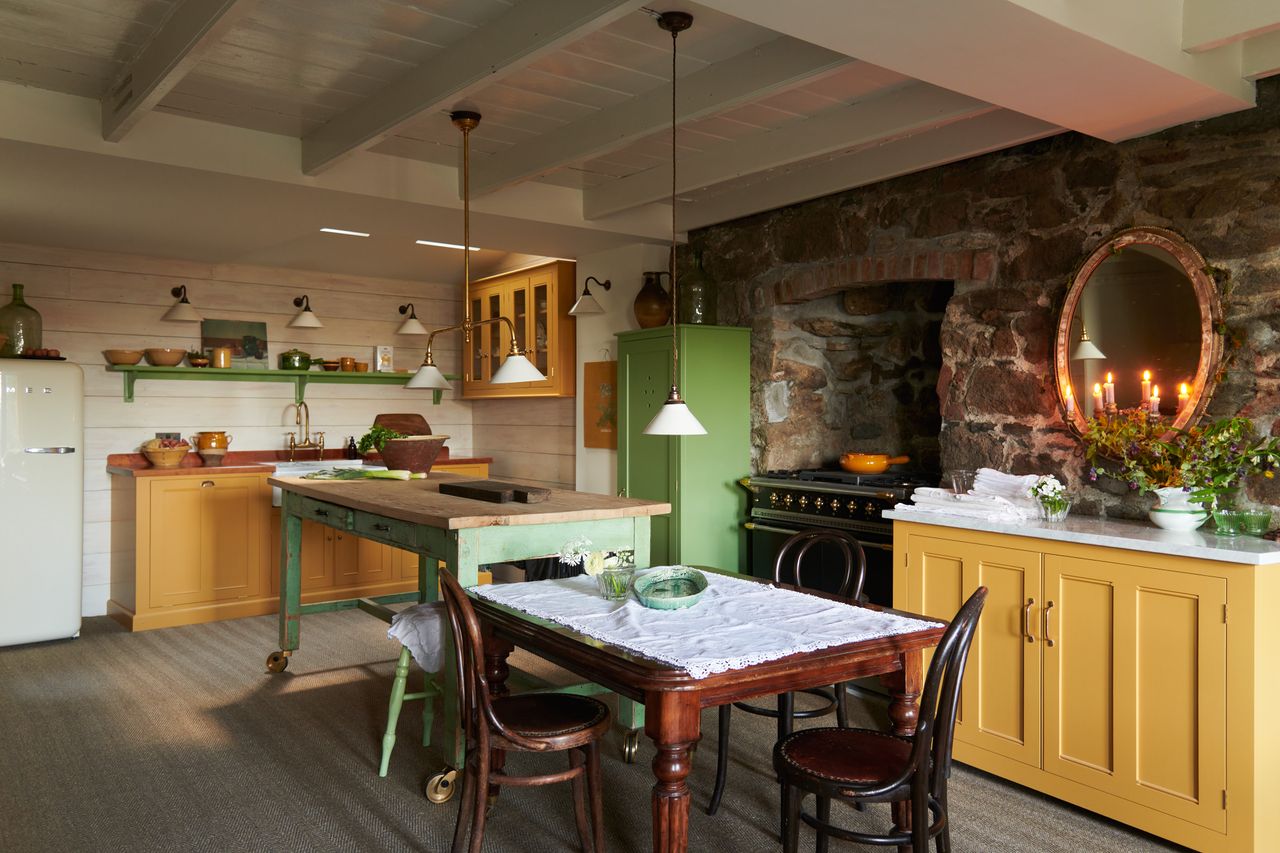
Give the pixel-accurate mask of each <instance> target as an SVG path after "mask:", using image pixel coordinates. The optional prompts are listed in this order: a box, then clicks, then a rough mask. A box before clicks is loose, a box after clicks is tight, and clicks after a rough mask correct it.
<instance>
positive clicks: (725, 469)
mask: <svg viewBox="0 0 1280 853" xmlns="http://www.w3.org/2000/svg"><path fill="white" fill-rule="evenodd" d="M676 334H677V335H678V340H679V346H680V392H681V395H682V396H683V397H684V400H685V402H686V403H687V404H688V405H689V410H690V411H692V412H693V414H694V415H695V416H696V417H697V418H698V420H699V421H701V422H702V425H703V426H704V427H706V429H707V434H706V435H690V436H665V435H645V434H644V428H645V427H646V426H647V425H648V423H649V421H650V420H651V419H652V418H653V416H654V414H655V413H656V412H657V411H658V407H659V406H661V405H662V404H663V402H664V401H665V400H666V399H667V393H668V391H669V390H670V388H671V327H670V326H663V327H660V328H657V329H642V330H640V331H638V332H622V333H620V334H619V335H618V488H619V489H620V490H621V493H622V494H624V495H626V496H628V497H632V498H645V499H648V500H657V501H667V502H669V503H670V504H671V514H670V515H669V516H654V517H653V519H652V528H651V534H650V536H651V538H650V553H651V556H652V560H651V562H652V564H653V565H664V564H674V563H685V564H694V565H705V566H713V567H715V568H719V569H727V570H731V571H740V572H746V573H748V574H749V573H750V567H749V566H748V565H747V564H746V540H745V535H744V531H743V529H742V524H743V522H744V521H745V519H746V499H745V492H744V491H743V489H742V487H741V486H740V485H739V484H738V481H739V480H740V479H741V478H742V477H745V476H747V475H748V474H749V473H750V471H751V386H750V378H751V377H750V372H751V330H750V329H746V328H742V327H738V326H706V325H681V326H680V327H679V328H678V329H677V332H676Z"/></svg>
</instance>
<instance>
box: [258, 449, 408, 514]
mask: <svg viewBox="0 0 1280 853" xmlns="http://www.w3.org/2000/svg"><path fill="white" fill-rule="evenodd" d="M272 464H274V465H275V466H276V475H277V476H280V477H301V476H303V475H304V474H310V473H311V472H312V471H323V470H324V469H326V468H368V469H370V470H376V471H385V470H386V466H385V465H365V464H364V462H362V461H361V460H359V459H325V460H324V461H323V462H322V461H320V460H318V459H309V460H302V461H298V462H275V463H272ZM271 505H272V506H280V487H279V486H272V487H271Z"/></svg>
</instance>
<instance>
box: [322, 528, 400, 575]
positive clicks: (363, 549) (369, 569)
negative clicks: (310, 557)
mask: <svg viewBox="0 0 1280 853" xmlns="http://www.w3.org/2000/svg"><path fill="white" fill-rule="evenodd" d="M329 534H330V536H332V538H333V552H332V553H333V579H334V585H335V586H338V587H348V586H360V585H364V584H379V583H386V582H388V581H391V580H393V574H392V571H391V549H390V548H388V547H387V546H386V545H383V544H382V543H380V542H373V541H371V540H368V539H362V538H360V537H359V536H356V535H354V534H351V533H346V532H344V531H341V530H331V531H329Z"/></svg>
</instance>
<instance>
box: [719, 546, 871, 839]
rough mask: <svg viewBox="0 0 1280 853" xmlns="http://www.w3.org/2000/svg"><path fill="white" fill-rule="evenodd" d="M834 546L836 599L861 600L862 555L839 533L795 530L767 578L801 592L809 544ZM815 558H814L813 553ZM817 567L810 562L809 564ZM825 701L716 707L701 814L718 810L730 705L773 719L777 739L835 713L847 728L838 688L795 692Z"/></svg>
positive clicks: (782, 698) (786, 697)
mask: <svg viewBox="0 0 1280 853" xmlns="http://www.w3.org/2000/svg"><path fill="white" fill-rule="evenodd" d="M822 545H834V546H835V547H836V548H837V549H838V551H839V554H840V560H839V562H838V563H837V566H838V568H839V570H840V572H841V574H840V583H839V585H838V586H837V587H836V595H839V596H841V597H842V598H849V599H851V600H853V601H857V600H858V599H859V598H860V597H861V596H862V585H863V583H864V582H865V581H866V577H867V555H866V554H865V553H864V552H863V550H862V546H861V545H860V544H858V540H857V539H854V538H853V537H852V536H850V535H849V534H848V533H844V532H843V531H840V530H830V529H811V530H801V531H800V532H798V533H793V534H792V535H791V536H789V537H787V539H786V541H784V542H783V543H782V546H781V547H780V548H779V549H778V556H777V557H776V558H775V559H774V561H773V579H774V581H776V582H777V583H793V584H795V585H796V586H798V587H800V588H802V589H810V588H812V586H808V587H806V586H805V583H804V579H803V578H802V577H801V574H802V572H801V566H802V565H803V563H804V558H805V556H806V555H808V554H809V552H810V550H811V549H812V548H814V547H815V546H822ZM815 556H817V555H816V554H815ZM814 565H817V563H816V561H815V562H811V563H810V566H814ZM800 692H801V693H808V694H810V695H813V696H818V697H820V698H821V699H823V700H825V701H824V704H822V705H819V706H818V707H816V708H806V709H804V710H801V711H797V710H795V697H794V695H793V694H791V693H782V694H779V696H778V707H777V709H776V710H775V709H773V708H762V707H760V706H759V705H752V704H749V703H747V702H734V703H733V704H732V705H721V706H720V733H719V738H718V740H717V750H718V754H717V756H716V784H715V788H714V789H713V790H712V793H711V802H710V803H709V804H708V805H707V814H709V815H714V814H715V813H716V811H717V810H718V809H719V808H720V800H721V798H723V797H724V785H725V779H726V777H727V776H728V772H729V729H730V723H731V721H732V719H733V709H734V707H737V708H740V709H742V710H743V711H746V712H747V713H748V714H756V715H757V716H761V717H774V718H776V719H777V721H778V739H779V740H781V739H782V738H784V737H786V736H787V735H789V734H791V729H792V727H793V724H794V721H795V720H804V719H810V718H812V717H822V716H826V715H827V714H830V713H831V712H832V711H833V710H834V711H835V712H836V723H837V725H839V726H840V727H841V728H844V727H845V726H847V725H848V724H849V721H848V714H847V711H846V707H845V689H844V684H843V683H841V684H836V685H833V686H832V688H831V690H824V689H821V688H810V689H807V690H802V691H800Z"/></svg>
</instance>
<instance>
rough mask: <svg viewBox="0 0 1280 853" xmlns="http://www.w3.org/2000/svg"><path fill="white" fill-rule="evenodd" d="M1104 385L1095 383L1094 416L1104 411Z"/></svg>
mask: <svg viewBox="0 0 1280 853" xmlns="http://www.w3.org/2000/svg"><path fill="white" fill-rule="evenodd" d="M1102 408H1103V407H1102V386H1101V385H1099V384H1098V383H1097V382H1095V383H1093V416H1094V417H1095V418H1096V417H1097V416H1098V415H1100V414H1101V413H1102Z"/></svg>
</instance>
